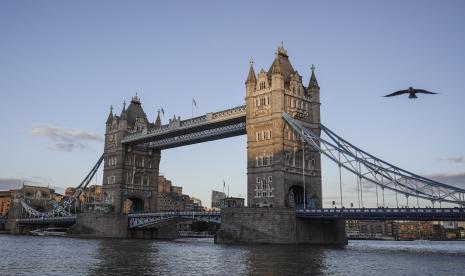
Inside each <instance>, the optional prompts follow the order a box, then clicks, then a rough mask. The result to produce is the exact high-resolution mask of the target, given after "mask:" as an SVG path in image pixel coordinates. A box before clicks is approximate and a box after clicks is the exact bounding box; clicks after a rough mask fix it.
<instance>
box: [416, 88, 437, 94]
mask: <svg viewBox="0 0 465 276" xmlns="http://www.w3.org/2000/svg"><path fill="white" fill-rule="evenodd" d="M415 92H416V93H423V94H437V93H434V92H431V91H428V90H424V89H415Z"/></svg>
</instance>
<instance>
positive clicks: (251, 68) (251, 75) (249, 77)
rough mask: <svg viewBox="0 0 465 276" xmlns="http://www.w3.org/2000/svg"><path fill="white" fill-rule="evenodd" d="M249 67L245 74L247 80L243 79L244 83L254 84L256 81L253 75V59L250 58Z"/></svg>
mask: <svg viewBox="0 0 465 276" xmlns="http://www.w3.org/2000/svg"><path fill="white" fill-rule="evenodd" d="M249 63H250V69H249V74H248V75H247V80H246V81H245V84H256V83H257V77H255V71H254V69H253V59H250V61H249Z"/></svg>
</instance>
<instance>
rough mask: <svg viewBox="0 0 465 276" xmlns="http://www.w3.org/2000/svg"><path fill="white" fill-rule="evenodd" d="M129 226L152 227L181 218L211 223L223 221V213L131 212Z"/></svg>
mask: <svg viewBox="0 0 465 276" xmlns="http://www.w3.org/2000/svg"><path fill="white" fill-rule="evenodd" d="M128 218H129V228H138V229H142V228H152V227H156V226H157V225H161V224H165V223H170V222H173V223H174V222H176V221H179V220H197V221H207V222H211V223H216V224H219V223H221V213H220V212H219V211H218V212H187V211H186V212H182V211H176V212H156V213H134V214H129V215H128Z"/></svg>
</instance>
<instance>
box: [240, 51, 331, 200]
mask: <svg viewBox="0 0 465 276" xmlns="http://www.w3.org/2000/svg"><path fill="white" fill-rule="evenodd" d="M275 55H276V56H275V59H274V61H273V62H272V64H271V66H270V68H269V69H268V71H264V70H263V69H261V70H260V72H259V73H258V75H256V74H255V71H254V68H253V61H251V63H250V69H249V73H248V76H247V80H246V82H245V85H246V103H247V158H248V161H247V173H248V176H247V187H248V189H247V190H248V191H247V192H248V193H247V195H248V197H247V198H248V206H250V207H292V208H303V207H313V208H315V207H321V197H322V194H321V161H320V154H319V152H318V151H317V150H315V148H314V147H311V146H309V145H304V144H303V143H302V141H301V139H300V135H298V134H297V133H296V132H295V131H294V130H293V129H292V128H290V127H289V125H288V124H287V123H286V122H285V121H284V119H283V117H282V113H283V112H285V113H287V114H289V115H290V116H292V117H293V118H294V119H296V120H298V121H299V122H301V123H302V124H304V125H306V126H307V127H309V128H311V129H313V131H314V132H315V133H319V132H320V128H319V123H320V96H319V94H320V87H319V85H318V82H317V80H316V76H315V71H314V70H315V67H314V66H312V67H311V74H309V75H310V77H309V82H308V85H307V86H304V84H303V82H302V76H301V75H300V74H299V72H298V71H297V70H295V69H294V68H293V66H292V64H291V62H290V60H289V56H288V54H287V51H286V50H285V49H284V47H283V46H282V45H281V47H279V48H278V49H277V50H276V53H275Z"/></svg>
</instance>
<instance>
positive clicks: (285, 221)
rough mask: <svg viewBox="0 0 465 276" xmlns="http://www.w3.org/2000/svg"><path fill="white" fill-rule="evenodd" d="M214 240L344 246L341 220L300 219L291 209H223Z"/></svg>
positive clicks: (222, 241) (344, 237) (342, 222)
mask: <svg viewBox="0 0 465 276" xmlns="http://www.w3.org/2000/svg"><path fill="white" fill-rule="evenodd" d="M215 242H216V243H275V244H292V243H305V244H319V245H345V244H347V238H346V236H345V226H344V221H335V220H301V219H297V218H296V217H295V212H294V209H292V208H224V209H222V210H221V228H220V230H219V231H218V232H217V234H216V236H215Z"/></svg>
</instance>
